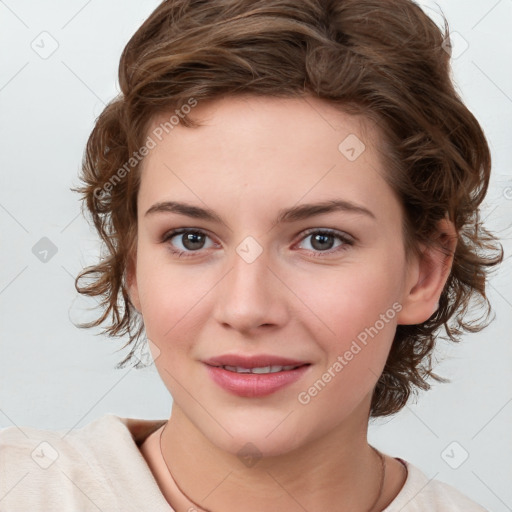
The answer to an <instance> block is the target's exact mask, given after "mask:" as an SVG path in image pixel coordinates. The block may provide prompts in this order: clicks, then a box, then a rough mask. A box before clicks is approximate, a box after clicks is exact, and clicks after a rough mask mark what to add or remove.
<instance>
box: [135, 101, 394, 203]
mask: <svg viewBox="0 0 512 512" xmlns="http://www.w3.org/2000/svg"><path fill="white" fill-rule="evenodd" d="M173 115H174V117H175V118H174V119H172V120H171V117H172V116H173ZM188 115H190V116H192V117H193V118H194V119H195V120H197V121H199V122H200V123H201V126H199V127H198V128H187V127H184V126H183V125H181V124H180V123H179V122H176V121H177V118H178V115H177V114H176V112H175V111H173V112H170V113H169V112H166V113H162V114H160V115H158V116H156V117H155V118H154V119H153V121H152V123H151V125H150V127H149V132H148V134H149V136H151V137H153V138H154V139H155V142H156V146H155V148H154V149H153V150H151V152H150V153H149V154H148V156H147V157H146V158H145V160H144V163H143V170H142V182H141V190H140V199H141V200H142V201H143V202H144V203H149V202H151V201H153V202H155V201H158V200H162V199H166V197H165V196H172V195H173V194H178V195H180V197H181V196H183V195H185V196H187V198H190V199H191V200H193V201H195V202H198V200H199V201H202V202H207V203H209V202H212V201H213V202H216V201H217V200H219V201H220V202H224V203H225V202H226V201H229V204H230V206H231V207H232V208H233V213H234V212H235V211H238V212H240V211H241V210H243V209H245V210H247V211H249V210H250V207H251V206H255V207H256V206H257V204H258V203H261V202H262V200H263V198H264V199H265V203H266V204H269V205H270V204H271V203H272V204H275V203H279V204H282V203H291V204H294V203H297V202H299V201H301V200H302V198H303V201H302V202H305V201H306V199H307V200H310V199H311V200H313V199H314V200H327V199H332V198H334V196H340V195H343V196H344V198H345V199H350V200H353V201H358V202H361V203H365V204H366V205H369V204H372V203H375V202H376V200H377V199H378V200H379V202H380V206H381V207H382V208H390V207H392V206H394V205H392V204H391V203H392V202H393V200H394V199H395V200H396V198H394V197H393V191H392V190H391V189H390V188H389V186H388V185H387V183H386V181H385V179H384V166H383V163H382V160H383V159H382V158H381V151H380V147H381V143H382V138H381V134H380V132H379V129H378V127H376V126H375V124H374V123H373V122H372V121H371V120H369V119H367V118H364V117H362V116H354V115H349V114H347V113H345V112H343V111H341V110H340V109H339V108H338V107H336V106H334V105H332V104H330V103H327V102H325V101H324V100H320V99H318V98H313V97H304V98H269V97H254V96H247V97H228V98H223V99H220V100H215V101H209V102H205V103H198V104H197V106H195V107H194V108H193V109H192V111H191V112H190V114H188ZM160 139H161V140H160ZM386 194H387V195H386ZM377 196H378V197H377ZM167 199H172V197H168V198H167ZM224 206H225V205H224ZM395 206H396V205H395ZM251 211H256V210H251Z"/></svg>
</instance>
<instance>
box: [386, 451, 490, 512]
mask: <svg viewBox="0 0 512 512" xmlns="http://www.w3.org/2000/svg"><path fill="white" fill-rule="evenodd" d="M402 462H404V463H405V465H406V466H407V473H408V474H407V480H406V482H405V484H404V486H403V488H402V490H401V491H400V492H399V494H398V495H397V497H396V498H395V499H394V500H393V502H392V503H391V504H390V505H389V506H388V507H386V508H385V509H384V510H383V512H398V511H402V512H488V511H487V510H486V509H485V508H484V507H482V506H481V505H479V504H478V503H476V502H475V501H473V500H471V499H470V498H468V497H467V496H465V495H464V494H462V493H461V492H460V491H458V490H457V489H455V487H452V486H451V485H448V484H446V483H444V482H441V481H439V480H435V479H434V478H428V477H427V476H426V475H425V474H424V473H423V472H422V471H421V470H420V469H418V468H417V467H416V466H414V465H413V464H411V463H410V462H407V461H402Z"/></svg>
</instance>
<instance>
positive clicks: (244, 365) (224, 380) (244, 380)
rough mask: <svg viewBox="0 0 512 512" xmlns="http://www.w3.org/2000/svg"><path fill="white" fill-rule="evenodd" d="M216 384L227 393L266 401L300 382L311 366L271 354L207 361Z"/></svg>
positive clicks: (229, 355)
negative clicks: (272, 395)
mask: <svg viewBox="0 0 512 512" xmlns="http://www.w3.org/2000/svg"><path fill="white" fill-rule="evenodd" d="M204 364H205V365H206V369H207V371H208V374H209V376H210V377H211V378H212V380H213V381H214V382H215V383H216V384H218V385H219V386H220V387H222V388H223V389H224V390H226V391H228V392H230V393H232V394H235V395H238V396H242V397H262V396H266V395H269V394H272V393H275V392H276V391H278V390H280V389H282V388H284V387H285V386H288V385H290V384H292V383H293V382H296V381H297V380H298V379H300V378H301V377H302V376H303V375H304V374H305V373H306V372H307V371H308V367H309V366H310V363H308V362H307V361H301V360H296V359H289V358H284V357H279V356H273V355H268V354H262V355H256V356H240V355H234V354H226V355H223V356H219V357H214V358H211V359H208V360H206V361H204Z"/></svg>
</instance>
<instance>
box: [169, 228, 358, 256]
mask: <svg viewBox="0 0 512 512" xmlns="http://www.w3.org/2000/svg"><path fill="white" fill-rule="evenodd" d="M184 233H193V234H200V235H205V236H207V237H208V234H207V233H205V232H204V231H202V230H200V229H193V228H180V229H174V230H172V231H169V232H167V233H165V235H164V236H163V238H162V243H165V242H168V241H170V240H171V239H172V238H174V237H175V236H177V235H180V234H184ZM313 234H322V235H329V236H333V237H335V238H337V239H338V240H340V241H341V242H342V244H341V245H339V246H338V247H337V248H334V249H330V250H328V251H309V252H310V253H311V254H312V255H313V256H314V257H315V258H318V257H322V256H323V255H325V254H335V253H338V252H341V251H346V250H347V249H348V247H349V246H352V245H354V239H353V238H351V237H349V236H348V235H346V234H344V233H341V232H339V231H335V230H333V229H327V228H326V229H317V228H312V229H309V230H306V232H305V233H304V234H303V237H302V238H301V239H300V240H299V242H302V241H303V240H305V239H306V238H308V237H309V236H311V235H313ZM169 250H170V251H171V253H173V254H176V255H178V257H179V258H181V257H185V258H190V257H194V253H199V252H200V251H201V249H198V250H197V251H181V250H179V249H175V248H174V247H173V246H172V245H171V244H169Z"/></svg>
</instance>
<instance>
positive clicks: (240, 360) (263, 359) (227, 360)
mask: <svg viewBox="0 0 512 512" xmlns="http://www.w3.org/2000/svg"><path fill="white" fill-rule="evenodd" d="M203 362H204V363H205V364H208V365H210V366H238V367H241V368H264V367H266V366H303V365H305V364H309V363H308V362H307V361H300V360H298V359H289V358H287V357H280V356H274V355H270V354H259V355H254V356H242V355H236V354H225V355H222V356H217V357H212V358H210V359H207V360H205V361H203Z"/></svg>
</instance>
